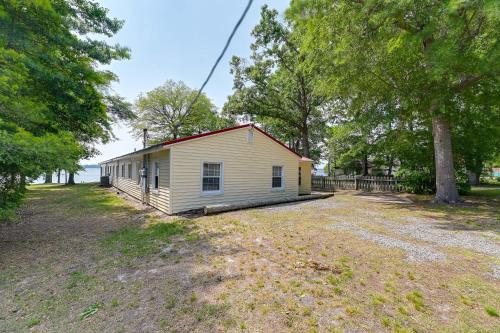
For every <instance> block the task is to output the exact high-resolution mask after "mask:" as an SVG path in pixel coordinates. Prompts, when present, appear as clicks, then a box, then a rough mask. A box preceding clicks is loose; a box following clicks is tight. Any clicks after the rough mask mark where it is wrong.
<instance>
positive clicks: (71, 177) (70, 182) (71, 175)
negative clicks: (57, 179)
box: [68, 172, 75, 185]
mask: <svg viewBox="0 0 500 333" xmlns="http://www.w3.org/2000/svg"><path fill="white" fill-rule="evenodd" d="M68 185H75V173H74V172H70V173H69V177H68Z"/></svg>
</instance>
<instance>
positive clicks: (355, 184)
mask: <svg viewBox="0 0 500 333" xmlns="http://www.w3.org/2000/svg"><path fill="white" fill-rule="evenodd" d="M356 179H357V177H356V176H354V189H355V190H357V189H358V182H357V180H356Z"/></svg>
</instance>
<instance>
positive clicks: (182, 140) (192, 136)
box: [163, 124, 302, 157]
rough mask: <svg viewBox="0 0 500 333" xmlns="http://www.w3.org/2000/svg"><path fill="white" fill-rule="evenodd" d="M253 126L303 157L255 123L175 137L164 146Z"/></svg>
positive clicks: (164, 143)
mask: <svg viewBox="0 0 500 333" xmlns="http://www.w3.org/2000/svg"><path fill="white" fill-rule="evenodd" d="M251 126H252V127H253V128H255V129H256V130H257V131H259V132H261V133H262V134H264V135H265V136H267V137H268V138H269V139H271V140H273V141H274V142H276V143H278V144H279V145H281V146H282V147H283V148H286V149H287V150H288V151H290V152H291V153H293V154H295V155H297V156H298V157H302V156H301V155H300V154H298V153H296V152H295V151H294V150H292V149H291V148H289V147H287V146H286V145H285V144H283V143H282V142H281V141H279V140H278V139H276V138H275V137H273V136H271V135H270V134H269V133H267V132H265V131H263V130H261V129H260V128H258V127H257V126H255V125H253V124H245V125H239V126H234V127H228V128H224V129H221V130H217V131H212V132H207V133H202V134H198V135H191V136H186V137H184V138H180V139H175V140H170V141H165V142H163V146H168V145H172V144H174V143H179V142H184V141H189V140H193V139H198V138H202V137H205V136H209V135H214V134H220V133H224V132H229V131H233V130H237V129H240V128H245V127H251Z"/></svg>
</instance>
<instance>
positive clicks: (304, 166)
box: [299, 162, 312, 194]
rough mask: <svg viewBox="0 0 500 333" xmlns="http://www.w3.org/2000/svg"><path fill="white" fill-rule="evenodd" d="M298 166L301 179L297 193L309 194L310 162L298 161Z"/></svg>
mask: <svg viewBox="0 0 500 333" xmlns="http://www.w3.org/2000/svg"><path fill="white" fill-rule="evenodd" d="M299 166H300V168H301V174H302V177H301V178H302V179H301V182H300V186H299V194H311V181H312V180H311V172H312V163H311V162H300V163H299Z"/></svg>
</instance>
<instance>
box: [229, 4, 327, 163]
mask: <svg viewBox="0 0 500 333" xmlns="http://www.w3.org/2000/svg"><path fill="white" fill-rule="evenodd" d="M252 36H253V37H254V42H253V43H252V44H251V45H250V48H251V50H252V55H251V56H250V61H247V60H245V59H241V58H239V57H237V56H233V58H232V60H231V73H232V74H233V76H234V86H233V89H234V93H233V95H231V96H230V97H229V99H228V101H227V103H226V104H225V105H224V111H225V112H226V113H227V114H231V115H237V116H243V117H244V119H249V120H253V121H257V122H259V123H261V124H262V125H263V127H264V129H265V130H267V131H269V132H270V133H271V134H273V135H276V136H277V137H278V138H280V139H281V140H282V141H284V142H288V143H290V146H291V147H292V148H293V149H295V150H297V151H300V152H301V153H302V154H303V155H305V156H307V157H310V156H312V155H311V154H314V155H315V156H314V157H315V158H318V157H319V151H318V150H317V148H318V144H319V143H320V142H321V141H322V139H323V134H324V133H323V129H324V127H325V120H324V118H323V114H322V112H321V111H320V106H321V105H322V104H323V101H324V98H323V97H320V96H318V95H317V94H315V92H314V85H313V79H314V77H315V75H316V73H314V72H312V71H310V70H309V68H308V67H307V66H305V64H306V55H305V54H303V53H302V52H301V50H300V43H299V36H296V35H295V33H294V32H293V26H292V24H291V22H290V21H285V22H283V21H282V20H280V19H279V17H278V12H277V11H276V10H272V9H269V8H268V7H267V6H266V5H265V6H263V7H262V9H261V19H260V22H259V24H257V25H256V26H255V28H254V29H253V31H252ZM315 148H316V149H315Z"/></svg>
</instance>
